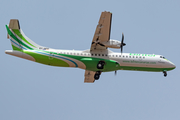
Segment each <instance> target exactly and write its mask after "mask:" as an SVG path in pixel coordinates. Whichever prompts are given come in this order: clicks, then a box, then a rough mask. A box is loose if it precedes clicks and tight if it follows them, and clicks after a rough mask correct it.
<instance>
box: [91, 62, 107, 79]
mask: <svg viewBox="0 0 180 120" xmlns="http://www.w3.org/2000/svg"><path fill="white" fill-rule="evenodd" d="M104 65H105V61H102V60H101V61H99V62H98V64H97V69H103V68H104ZM101 73H102V71H96V73H95V75H94V79H95V80H98V79H99V78H100V75H101Z"/></svg>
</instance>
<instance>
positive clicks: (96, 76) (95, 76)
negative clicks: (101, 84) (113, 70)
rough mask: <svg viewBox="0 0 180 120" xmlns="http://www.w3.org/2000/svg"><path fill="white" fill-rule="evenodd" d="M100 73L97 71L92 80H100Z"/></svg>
mask: <svg viewBox="0 0 180 120" xmlns="http://www.w3.org/2000/svg"><path fill="white" fill-rule="evenodd" d="M100 75H101V71H97V72H96V74H95V75H94V79H95V80H98V79H99V78H100Z"/></svg>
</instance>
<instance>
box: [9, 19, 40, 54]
mask: <svg viewBox="0 0 180 120" xmlns="http://www.w3.org/2000/svg"><path fill="white" fill-rule="evenodd" d="M6 29H7V32H8V35H7V38H8V39H10V40H11V45H12V48H13V50H18V51H22V50H28V49H29V50H33V49H39V48H41V47H42V46H40V45H38V44H36V43H34V42H33V41H32V40H30V39H29V38H28V37H26V35H25V34H24V33H23V31H22V30H21V29H20V25H19V20H17V19H11V20H10V22H9V26H8V25H6Z"/></svg>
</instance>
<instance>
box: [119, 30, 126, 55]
mask: <svg viewBox="0 0 180 120" xmlns="http://www.w3.org/2000/svg"><path fill="white" fill-rule="evenodd" d="M125 45H126V43H124V34H123V33H122V40H121V46H120V48H121V53H122V52H123V46H125Z"/></svg>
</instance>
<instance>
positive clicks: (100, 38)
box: [91, 11, 112, 51]
mask: <svg viewBox="0 0 180 120" xmlns="http://www.w3.org/2000/svg"><path fill="white" fill-rule="evenodd" d="M111 18H112V13H110V12H106V11H105V12H102V13H101V17H100V19H99V23H98V25H97V27H96V31H95V33H94V37H93V40H92V44H91V51H92V50H104V49H107V48H106V47H104V46H103V45H102V44H100V43H102V42H107V41H109V39H110V32H111ZM98 43H99V44H98Z"/></svg>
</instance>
